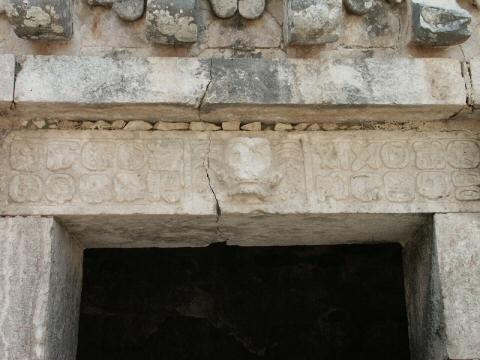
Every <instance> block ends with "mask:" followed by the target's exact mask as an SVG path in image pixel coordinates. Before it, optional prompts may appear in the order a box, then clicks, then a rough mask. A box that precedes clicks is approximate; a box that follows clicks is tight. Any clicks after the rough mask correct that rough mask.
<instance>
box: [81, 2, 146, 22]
mask: <svg viewBox="0 0 480 360" xmlns="http://www.w3.org/2000/svg"><path fill="white" fill-rule="evenodd" d="M88 3H89V4H90V5H99V6H108V7H112V9H113V11H115V13H116V14H117V15H118V16H119V17H120V18H121V19H122V20H125V21H135V20H138V19H140V18H141V17H142V15H143V13H144V12H145V0H88Z"/></svg>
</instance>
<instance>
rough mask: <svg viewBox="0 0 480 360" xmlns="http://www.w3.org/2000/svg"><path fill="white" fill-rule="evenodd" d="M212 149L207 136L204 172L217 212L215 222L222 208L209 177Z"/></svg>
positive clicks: (218, 219)
mask: <svg viewBox="0 0 480 360" xmlns="http://www.w3.org/2000/svg"><path fill="white" fill-rule="evenodd" d="M211 149H212V139H211V138H210V137H209V138H208V152H207V157H206V166H205V173H206V174H207V180H208V187H209V188H210V191H211V192H212V194H213V198H214V199H215V211H216V214H217V223H218V222H219V221H220V217H221V216H222V209H221V207H220V202H219V201H218V198H217V194H216V193H215V190H214V189H213V186H212V179H211V178H210V152H211ZM217 231H218V232H220V229H218V228H217Z"/></svg>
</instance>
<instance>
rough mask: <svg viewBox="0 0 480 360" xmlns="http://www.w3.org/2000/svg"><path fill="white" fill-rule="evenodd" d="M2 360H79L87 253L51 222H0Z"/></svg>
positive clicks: (29, 220)
mask: <svg viewBox="0 0 480 360" xmlns="http://www.w3.org/2000/svg"><path fill="white" fill-rule="evenodd" d="M0 250H1V251H0V253H1V254H2V256H0V275H1V276H0V299H1V304H2V306H1V308H0V339H1V341H0V358H1V359H12V360H13V359H31V360H43V359H58V360H60V359H65V360H74V359H75V357H76V345H77V329H78V314H79V307H80V291H81V281H82V249H81V248H80V246H79V245H78V244H77V243H76V242H75V241H74V240H72V239H71V238H70V237H69V236H68V235H67V234H66V233H65V232H64V230H63V229H62V228H61V227H60V226H59V225H58V224H57V223H55V221H54V220H53V219H51V218H33V217H30V218H28V217H27V218H0Z"/></svg>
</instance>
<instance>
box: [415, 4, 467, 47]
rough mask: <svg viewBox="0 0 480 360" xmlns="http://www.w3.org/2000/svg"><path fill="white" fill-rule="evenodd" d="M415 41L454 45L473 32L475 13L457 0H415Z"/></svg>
mask: <svg viewBox="0 0 480 360" xmlns="http://www.w3.org/2000/svg"><path fill="white" fill-rule="evenodd" d="M410 4H411V5H410V6H411V10H410V12H411V16H412V20H411V21H412V41H413V42H414V43H416V44H417V45H421V46H427V47H431V46H433V47H434V46H452V45H457V44H460V43H463V42H464V41H466V40H467V39H468V38H469V37H470V35H471V32H470V29H469V27H468V25H469V24H470V22H471V20H472V17H471V15H470V13H469V12H468V11H467V10H464V9H462V8H461V7H460V6H459V5H458V4H457V1H456V0H412V1H411V2H410Z"/></svg>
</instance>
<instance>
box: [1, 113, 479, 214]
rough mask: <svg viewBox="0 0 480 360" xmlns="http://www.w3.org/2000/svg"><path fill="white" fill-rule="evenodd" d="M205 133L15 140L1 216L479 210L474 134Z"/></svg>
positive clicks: (5, 150)
mask: <svg viewBox="0 0 480 360" xmlns="http://www.w3.org/2000/svg"><path fill="white" fill-rule="evenodd" d="M212 128H213V130H215V129H219V128H220V127H219V126H218V125H216V124H206V123H202V122H193V123H191V129H192V130H199V131H195V132H193V131H185V132H180V131H176V132H168V131H100V130H93V131H82V132H80V133H78V132H75V131H70V132H69V131H61V132H60V131H53V130H52V131H50V130H43V131H38V130H33V131H28V130H22V131H12V132H11V133H9V134H8V135H7V136H6V137H5V138H4V139H3V140H2V142H1V146H0V151H1V152H0V190H1V191H0V215H19V214H21V215H37V214H40V215H54V216H60V215H88V214H90V215H94V214H131V213H136V214H151V215H153V214H159V215H161V214H170V215H171V214H196V215H212V214H214V213H215V203H216V201H218V204H219V207H220V208H221V213H222V214H223V215H227V214H250V213H257V212H259V213H264V214H270V213H271V214H292V213H294V214H325V213H436V212H479V211H480V188H479V185H480V173H479V165H480V142H479V133H478V131H477V132H471V133H467V132H465V133H464V132H453V131H451V132H433V131H432V132H428V133H420V132H415V131H411V132H408V131H403V132H402V131H398V132H396V131H337V132H335V131H328V132H322V131H307V132H301V131H265V132H255V133H253V132H252V133H248V132H236V131H213V132H212V131H207V130H211V129H212ZM202 130H204V131H202ZM207 174H208V176H207ZM214 194H215V196H214ZM215 199H216V201H215Z"/></svg>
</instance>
